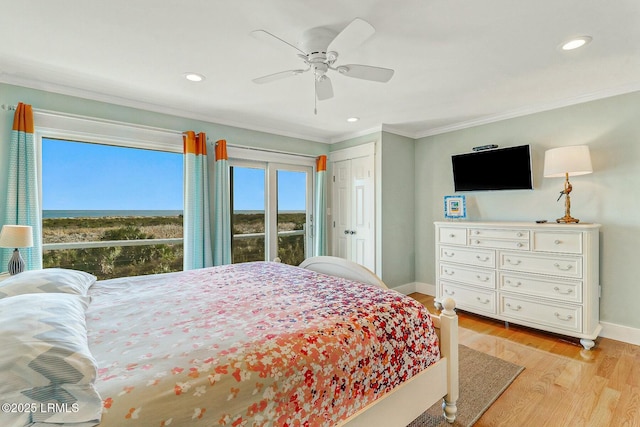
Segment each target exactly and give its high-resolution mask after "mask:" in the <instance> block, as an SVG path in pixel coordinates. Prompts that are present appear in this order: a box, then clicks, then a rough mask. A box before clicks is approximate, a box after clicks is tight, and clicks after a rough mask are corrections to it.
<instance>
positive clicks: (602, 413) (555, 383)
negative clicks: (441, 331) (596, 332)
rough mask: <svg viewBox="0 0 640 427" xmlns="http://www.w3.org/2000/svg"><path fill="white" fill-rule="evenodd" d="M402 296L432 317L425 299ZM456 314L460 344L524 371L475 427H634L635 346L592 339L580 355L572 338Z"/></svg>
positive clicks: (639, 351) (638, 405)
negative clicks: (409, 298) (426, 310)
mask: <svg viewBox="0 0 640 427" xmlns="http://www.w3.org/2000/svg"><path fill="white" fill-rule="evenodd" d="M409 296H411V297H413V298H415V299H416V300H418V301H420V302H421V303H422V304H424V305H425V306H426V307H427V309H428V310H429V311H431V312H435V308H434V307H433V297H432V296H428V295H423V294H419V293H414V294H411V295H409ZM458 315H459V326H460V330H459V336H460V344H464V345H466V346H467V347H470V348H473V349H475V350H478V351H482V352H484V353H487V354H490V355H492V356H496V357H499V358H501V359H504V360H508V361H510V362H513V363H516V364H518V365H521V366H524V367H525V370H524V371H523V372H522V373H521V374H520V375H519V376H518V378H517V379H516V380H515V381H514V382H513V384H511V386H510V387H509V388H508V389H507V391H506V392H505V393H503V394H502V396H500V397H499V398H498V400H497V401H496V402H495V403H494V404H493V405H492V406H491V407H490V408H489V410H487V412H485V413H484V415H483V416H482V417H481V418H480V420H479V421H478V422H477V423H476V424H475V426H476V427H483V426H518V427H520V426H535V427H538V426H570V427H577V426H588V427H601V426H602V427H604V426H607V427H609V426H616V427H617V426H629V427H631V426H639V427H640V346H635V345H631V344H627V343H623V342H620V341H615V340H610V339H606V338H599V339H598V340H597V341H596V347H595V348H594V349H592V350H591V351H585V350H583V349H582V346H581V345H580V344H579V342H577V340H576V341H573V340H572V339H567V338H563V337H558V336H554V335H551V334H545V333H542V332H539V331H536V330H533V329H528V328H523V327H519V326H516V325H512V324H509V325H508V327H506V326H505V323H504V322H499V321H496V320H493V319H487V318H484V317H481V316H476V315H473V314H469V313H464V312H462V311H460V312H458Z"/></svg>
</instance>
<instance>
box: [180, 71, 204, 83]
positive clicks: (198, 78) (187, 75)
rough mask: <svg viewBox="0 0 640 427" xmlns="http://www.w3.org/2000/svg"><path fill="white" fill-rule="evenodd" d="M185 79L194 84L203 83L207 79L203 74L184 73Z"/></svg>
mask: <svg viewBox="0 0 640 427" xmlns="http://www.w3.org/2000/svg"><path fill="white" fill-rule="evenodd" d="M183 75H184V78H185V79H187V80H189V81H192V82H201V81H203V80H204V79H205V77H204V76H203V75H202V74H198V73H184V74H183Z"/></svg>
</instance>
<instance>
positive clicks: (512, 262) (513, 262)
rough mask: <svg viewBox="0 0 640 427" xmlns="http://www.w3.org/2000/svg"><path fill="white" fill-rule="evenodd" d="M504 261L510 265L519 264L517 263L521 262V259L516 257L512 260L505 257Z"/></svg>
mask: <svg viewBox="0 0 640 427" xmlns="http://www.w3.org/2000/svg"><path fill="white" fill-rule="evenodd" d="M505 261H506V262H507V263H508V264H511V265H519V264H520V263H521V262H522V261H521V260H519V259H517V260H515V261H513V260H512V259H511V258H506V259H505Z"/></svg>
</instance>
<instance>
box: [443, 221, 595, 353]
mask: <svg viewBox="0 0 640 427" xmlns="http://www.w3.org/2000/svg"><path fill="white" fill-rule="evenodd" d="M435 228H436V235H435V236H436V268H437V270H436V298H435V300H436V304H437V305H440V301H442V299H444V298H446V297H451V298H453V299H454V300H455V302H456V307H457V308H460V309H461V310H466V311H469V312H472V313H477V314H481V315H483V316H487V317H492V318H495V319H500V320H503V321H505V322H512V323H516V324H519V325H524V326H529V327H532V328H537V329H541V330H544V331H549V332H553V333H557V334H561V335H567V336H572V337H577V338H580V343H581V344H582V345H583V346H584V348H585V349H587V350H588V349H590V348H592V347H593V345H594V340H595V339H596V337H597V336H598V334H599V333H600V330H601V329H602V326H601V325H600V315H599V303H600V282H599V271H598V270H599V268H598V264H599V255H598V249H599V244H598V241H599V234H598V233H599V228H600V224H556V223H545V224H536V223H528V222H469V221H467V222H436V223H435Z"/></svg>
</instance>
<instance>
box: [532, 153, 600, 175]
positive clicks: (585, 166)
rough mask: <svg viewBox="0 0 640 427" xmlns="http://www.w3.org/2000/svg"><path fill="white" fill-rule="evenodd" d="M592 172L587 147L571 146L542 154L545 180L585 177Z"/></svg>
mask: <svg viewBox="0 0 640 427" xmlns="http://www.w3.org/2000/svg"><path fill="white" fill-rule="evenodd" d="M591 172H593V167H592V166H591V155H590V154H589V146H588V145H571V146H569V147H559V148H552V149H551V150H547V151H545V153H544V176H545V178H557V177H564V176H565V174H567V173H568V174H569V176H576V175H586V174H588V173H591Z"/></svg>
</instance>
